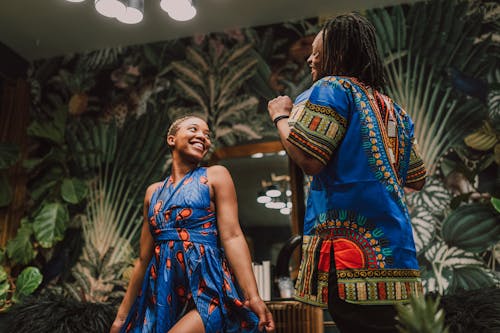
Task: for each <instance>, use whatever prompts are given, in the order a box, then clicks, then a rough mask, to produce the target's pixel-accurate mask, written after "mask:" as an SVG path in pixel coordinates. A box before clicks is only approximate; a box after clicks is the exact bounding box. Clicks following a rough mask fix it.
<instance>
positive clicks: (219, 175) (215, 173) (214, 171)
mask: <svg viewBox="0 0 500 333" xmlns="http://www.w3.org/2000/svg"><path fill="white" fill-rule="evenodd" d="M207 176H208V179H209V180H211V179H212V180H213V178H214V177H215V178H216V179H220V180H224V179H227V178H228V177H229V178H231V174H230V173H229V170H228V169H227V168H226V167H225V166H223V165H212V166H209V167H208V168H207Z"/></svg>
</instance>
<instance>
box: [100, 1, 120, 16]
mask: <svg viewBox="0 0 500 333" xmlns="http://www.w3.org/2000/svg"><path fill="white" fill-rule="evenodd" d="M95 9H96V10H97V11H98V12H99V14H101V15H104V16H106V17H121V16H124V13H125V11H126V9H127V7H125V4H124V3H123V2H122V1H119V0H95Z"/></svg>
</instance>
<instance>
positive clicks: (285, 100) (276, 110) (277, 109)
mask: <svg viewBox="0 0 500 333" xmlns="http://www.w3.org/2000/svg"><path fill="white" fill-rule="evenodd" d="M292 108H293V102H292V99H291V98H290V97H288V96H278V97H276V98H275V99H272V100H270V101H269V103H267V110H268V111H269V116H270V117H271V120H274V119H275V118H276V117H278V116H289V115H290V112H291V111H292Z"/></svg>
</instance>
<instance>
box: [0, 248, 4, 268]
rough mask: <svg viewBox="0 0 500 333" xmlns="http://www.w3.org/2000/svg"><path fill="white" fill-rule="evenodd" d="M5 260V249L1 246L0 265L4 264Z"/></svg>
mask: <svg viewBox="0 0 500 333" xmlns="http://www.w3.org/2000/svg"><path fill="white" fill-rule="evenodd" d="M4 260H5V249H2V248H0V265H2V264H3V262H4Z"/></svg>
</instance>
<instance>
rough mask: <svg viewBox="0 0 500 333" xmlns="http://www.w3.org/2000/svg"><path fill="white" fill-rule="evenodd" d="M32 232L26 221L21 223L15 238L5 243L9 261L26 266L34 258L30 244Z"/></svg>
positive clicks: (33, 251)
mask: <svg viewBox="0 0 500 333" xmlns="http://www.w3.org/2000/svg"><path fill="white" fill-rule="evenodd" d="M32 234H33V230H32V227H31V225H30V224H29V223H28V221H27V220H22V221H21V226H20V227H19V229H17V234H16V237H14V238H13V239H11V240H9V241H8V243H7V256H8V257H9V258H10V259H11V261H12V262H13V263H14V264H15V263H19V264H23V265H26V264H28V263H29V262H30V261H31V260H33V259H34V258H35V254H36V253H35V250H34V249H33V245H32V244H31V235H32Z"/></svg>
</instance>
